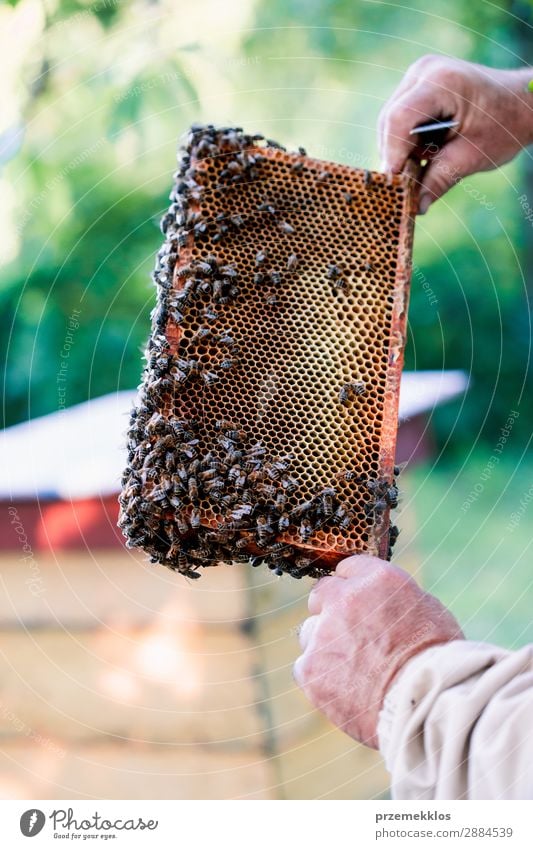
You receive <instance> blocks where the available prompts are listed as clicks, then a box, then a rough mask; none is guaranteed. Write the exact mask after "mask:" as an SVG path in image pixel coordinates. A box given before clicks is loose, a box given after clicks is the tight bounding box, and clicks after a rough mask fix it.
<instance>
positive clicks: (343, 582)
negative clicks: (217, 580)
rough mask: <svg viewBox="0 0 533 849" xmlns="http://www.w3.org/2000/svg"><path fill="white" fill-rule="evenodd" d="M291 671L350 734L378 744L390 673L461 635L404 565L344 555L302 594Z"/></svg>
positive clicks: (321, 707)
mask: <svg viewBox="0 0 533 849" xmlns="http://www.w3.org/2000/svg"><path fill="white" fill-rule="evenodd" d="M309 612H310V614H311V616H310V617H309V618H308V619H306V620H305V622H304V623H303V626H302V628H301V631H300V634H299V637H300V644H301V647H302V649H303V654H302V655H301V656H300V657H299V658H298V659H297V661H296V663H295V665H294V678H295V680H296V683H297V684H298V685H299V686H300V687H301V688H302V689H303V691H304V693H305V695H306V696H307V698H308V699H309V700H310V701H311V702H312V703H313V704H314V705H315V707H317V708H318V709H319V710H321V711H322V712H323V713H325V714H326V716H327V717H328V719H330V720H331V722H333V723H334V724H335V725H337V726H338V727H339V728H342V730H343V731H345V732H346V733H347V734H349V735H350V737H353V738H354V739H356V740H359V741H360V742H361V743H365V744H366V745H367V746H372V747H373V748H375V749H377V747H378V741H377V732H376V729H377V722H378V716H379V711H380V710H381V707H382V704H383V699H384V697H385V694H386V692H387V689H388V688H389V686H390V684H391V682H392V679H393V678H394V676H395V675H396V673H397V672H399V670H400V669H401V667H402V666H403V665H404V663H406V661H407V660H409V658H411V657H413V655H415V654H417V653H418V652H420V651H423V649H426V648H429V646H432V645H435V644H437V643H445V642H449V641H450V640H456V639H461V638H462V637H463V634H462V632H461V629H460V627H459V625H458V623H457V621H456V619H455V618H454V616H452V614H451V613H450V612H449V610H447V609H446V608H445V607H444V606H443V605H442V604H441V603H440V601H438V599H436V598H435V597H434V596H432V595H430V594H429V593H426V592H424V591H423V590H422V589H421V588H420V587H419V586H418V584H417V583H416V582H415V581H414V580H413V579H412V578H411V577H410V576H409V575H408V574H407V572H404V571H403V569H399V568H398V567H397V566H391V565H390V564H389V563H386V562H385V561H383V560H379V559H378V558H377V557H370V556H367V555H358V556H356V557H349V558H347V559H346V560H343V561H342V562H341V563H339V565H338V566H337V569H336V571H335V574H333V575H330V576H328V577H326V578H321V579H320V580H319V581H318V582H317V583H316V585H315V586H314V587H313V589H312V590H311V593H310V596H309Z"/></svg>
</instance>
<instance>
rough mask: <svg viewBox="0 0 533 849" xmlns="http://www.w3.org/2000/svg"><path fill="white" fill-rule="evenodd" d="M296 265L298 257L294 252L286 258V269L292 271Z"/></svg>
mask: <svg viewBox="0 0 533 849" xmlns="http://www.w3.org/2000/svg"><path fill="white" fill-rule="evenodd" d="M297 266H298V257H297V256H296V254H291V255H290V257H289V258H288V260H287V270H288V271H294V270H295V268H297Z"/></svg>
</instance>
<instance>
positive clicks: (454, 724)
mask: <svg viewBox="0 0 533 849" xmlns="http://www.w3.org/2000/svg"><path fill="white" fill-rule="evenodd" d="M378 736H379V743H380V750H381V752H382V754H383V757H384V758H385V763H386V766H387V769H388V770H389V772H390V773H391V784H392V797H393V799H532V798H533V645H528V646H525V647H524V648H522V649H520V650H519V651H516V652H510V651H505V650H504V649H501V648H498V647H497V646H491V645H488V644H486V643H474V642H469V641H467V640H455V641H454V642H451V643H447V644H445V645H441V646H433V647H432V648H429V649H426V650H425V651H423V652H421V653H420V654H418V655H416V656H415V657H414V658H411V660H409V661H408V662H407V663H406V665H405V667H404V668H403V669H402V670H401V672H400V674H399V675H398V676H397V677H396V678H395V680H394V682H393V685H392V687H391V688H390V690H389V692H388V693H387V695H386V697H385V702H384V704H383V709H382V711H381V713H380V718H379V724H378Z"/></svg>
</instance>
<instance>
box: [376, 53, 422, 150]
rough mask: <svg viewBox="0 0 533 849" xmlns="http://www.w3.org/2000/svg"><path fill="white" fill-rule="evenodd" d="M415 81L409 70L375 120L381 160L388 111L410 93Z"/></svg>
mask: <svg viewBox="0 0 533 849" xmlns="http://www.w3.org/2000/svg"><path fill="white" fill-rule="evenodd" d="M416 82H417V80H416V79H414V78H413V74H412V73H411V69H408V70H407V71H406V73H405V76H404V77H403V78H402V81H401V83H400V85H399V86H398V87H397V88H396V89H395V90H394V91H393V93H392V94H391V96H390V97H389V98H388V99H387V101H386V102H385V103H384V104H383V106H382V107H381V110H380V113H379V115H378V120H377V134H378V151H379V155H380V156H381V158H382V159H383V158H384V133H385V123H386V121H387V116H388V113H389V111H390V110H391V109H392V108H393V106H394V104H395V103H396V102H397V100H399V98H400V97H401V95H402V94H403V93H404V92H406V91H410V90H411V89H412V88H413V86H414V85H415V84H416Z"/></svg>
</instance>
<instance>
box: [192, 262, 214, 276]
mask: <svg viewBox="0 0 533 849" xmlns="http://www.w3.org/2000/svg"><path fill="white" fill-rule="evenodd" d="M195 271H196V273H197V274H200V275H202V276H205V277H209V276H210V275H211V274H212V273H213V264H212V263H211V262H207V261H205V260H203V259H199V260H197V262H196V267H195Z"/></svg>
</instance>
